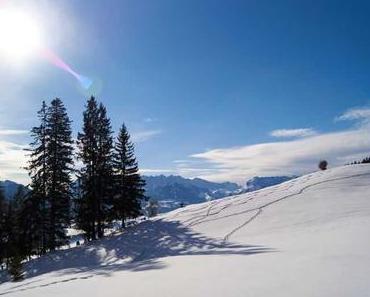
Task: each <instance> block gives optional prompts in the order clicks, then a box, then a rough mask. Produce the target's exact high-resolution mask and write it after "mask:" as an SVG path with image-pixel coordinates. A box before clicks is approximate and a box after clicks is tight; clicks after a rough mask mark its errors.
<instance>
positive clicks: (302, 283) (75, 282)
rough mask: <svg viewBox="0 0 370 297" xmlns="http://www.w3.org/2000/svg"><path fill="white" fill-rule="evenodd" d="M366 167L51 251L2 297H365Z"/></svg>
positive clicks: (2, 290) (369, 242)
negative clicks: (86, 243) (63, 249)
mask: <svg viewBox="0 0 370 297" xmlns="http://www.w3.org/2000/svg"><path fill="white" fill-rule="evenodd" d="M369 233H370V166H369V165H354V166H345V167H339V168H334V169H330V170H327V171H321V172H316V173H313V174H309V175H305V176H302V177H299V178H297V179H294V180H291V181H288V182H285V183H282V184H280V185H277V186H273V187H269V188H265V189H262V190H259V191H255V192H251V193H246V194H242V195H238V196H232V197H228V198H224V199H220V200H215V201H211V202H206V203H202V204H196V205H190V206H188V207H185V208H182V209H177V210H175V211H172V212H169V213H167V214H163V215H161V216H159V217H157V218H155V219H153V220H149V221H145V222H143V223H141V224H139V225H137V226H135V227H132V228H131V229H129V230H127V231H126V232H124V233H122V234H116V235H113V236H110V237H108V238H106V239H104V240H101V241H97V242H94V243H93V244H89V245H86V246H80V247H76V248H72V249H69V250H65V251H58V252H55V253H53V254H49V255H47V256H44V257H42V258H40V259H36V260H33V261H31V262H30V263H29V264H28V265H27V272H28V278H27V279H26V280H24V281H23V282H20V283H9V282H6V283H3V284H1V285H0V295H6V296H27V297H36V296H37V297H42V296H68V297H77V296H89V297H93V296H113V297H114V296H124V295H125V296H130V297H134V296H171V297H172V296H202V297H203V296H240V297H246V296H257V297H258V296H266V297H270V296H315V297H316V296H325V297H326V296H336V297H338V296H343V297H344V296H367V295H368V293H369V291H370V283H369V281H368V275H369V274H370V252H369V246H370V237H369V236H368V234H369Z"/></svg>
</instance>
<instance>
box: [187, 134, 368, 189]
mask: <svg viewBox="0 0 370 297" xmlns="http://www.w3.org/2000/svg"><path fill="white" fill-rule="evenodd" d="M369 154H370V131H369V129H365V128H360V129H355V130H350V131H344V132H337V133H326V134H321V135H316V136H311V137H306V138H303V139H297V140H291V141H283V142H270V143H261V144H255V145H247V146H242V147H232V148H227V149H214V150H210V151H206V152H204V153H199V154H194V155H192V156H191V157H193V158H197V159H199V160H202V161H203V162H205V163H206V164H212V165H213V166H214V168H215V171H214V173H210V174H207V175H202V176H201V177H203V178H206V179H209V180H214V181H226V180H232V181H236V182H239V183H243V182H245V180H246V179H248V178H250V177H253V176H256V175H265V176H266V175H280V174H284V175H289V174H292V175H293V174H302V173H306V172H310V171H314V170H316V168H317V163H318V161H319V160H320V159H326V160H328V161H329V165H332V166H333V165H342V164H343V160H348V157H349V156H353V155H356V156H366V155H369Z"/></svg>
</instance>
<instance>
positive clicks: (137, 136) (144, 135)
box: [131, 130, 162, 142]
mask: <svg viewBox="0 0 370 297" xmlns="http://www.w3.org/2000/svg"><path fill="white" fill-rule="evenodd" d="M161 133H162V131H161V130H148V131H140V132H135V133H132V135H131V138H132V140H133V142H144V141H147V140H149V139H152V138H153V137H155V136H157V135H159V134H161Z"/></svg>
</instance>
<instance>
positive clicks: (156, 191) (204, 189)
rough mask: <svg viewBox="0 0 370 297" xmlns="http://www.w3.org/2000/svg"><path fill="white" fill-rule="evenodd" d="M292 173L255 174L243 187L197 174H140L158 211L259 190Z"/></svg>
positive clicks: (279, 181)
mask: <svg viewBox="0 0 370 297" xmlns="http://www.w3.org/2000/svg"><path fill="white" fill-rule="evenodd" d="M293 178H296V177H295V176H270V177H260V176H256V177H254V178H252V179H250V180H248V181H247V182H246V186H245V187H240V186H239V185H238V184H236V183H231V182H224V183H215V182H210V181H207V180H204V179H200V178H194V179H189V178H184V177H181V176H174V175H170V176H164V175H159V176H144V179H145V182H146V195H147V196H148V197H150V198H152V199H154V200H157V201H158V202H159V205H160V212H162V213H163V212H167V211H170V210H174V209H176V208H179V207H180V205H189V204H194V203H201V202H205V201H209V200H215V199H219V198H224V197H227V196H231V195H237V194H241V193H246V192H252V191H256V190H260V189H263V188H266V187H269V186H273V185H277V184H280V183H282V182H285V181H288V180H290V179H293Z"/></svg>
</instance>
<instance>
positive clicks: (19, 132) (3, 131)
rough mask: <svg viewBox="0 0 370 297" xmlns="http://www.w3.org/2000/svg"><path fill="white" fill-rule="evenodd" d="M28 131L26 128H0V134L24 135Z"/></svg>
mask: <svg viewBox="0 0 370 297" xmlns="http://www.w3.org/2000/svg"><path fill="white" fill-rule="evenodd" d="M28 133H29V131H28V130H16V129H0V136H13V135H25V134H28Z"/></svg>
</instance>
